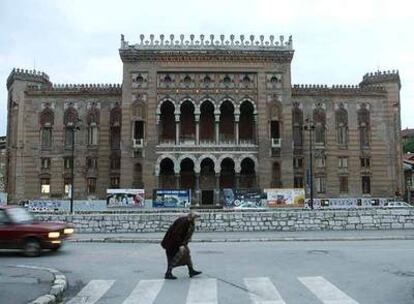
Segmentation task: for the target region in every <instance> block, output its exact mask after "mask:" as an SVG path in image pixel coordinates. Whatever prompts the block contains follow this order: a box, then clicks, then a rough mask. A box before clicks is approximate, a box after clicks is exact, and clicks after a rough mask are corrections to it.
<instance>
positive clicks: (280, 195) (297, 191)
mask: <svg viewBox="0 0 414 304" xmlns="http://www.w3.org/2000/svg"><path fill="white" fill-rule="evenodd" d="M264 192H265V193H266V197H267V207H269V208H275V207H285V206H289V207H303V204H304V202H305V190H304V189H303V188H274V189H265V190H264Z"/></svg>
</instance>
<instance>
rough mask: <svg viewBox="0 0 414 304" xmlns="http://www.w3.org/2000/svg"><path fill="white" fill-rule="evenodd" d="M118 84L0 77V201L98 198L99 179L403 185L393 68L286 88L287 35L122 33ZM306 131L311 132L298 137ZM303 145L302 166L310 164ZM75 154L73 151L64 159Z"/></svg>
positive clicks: (326, 190)
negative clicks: (2, 123) (0, 92)
mask: <svg viewBox="0 0 414 304" xmlns="http://www.w3.org/2000/svg"><path fill="white" fill-rule="evenodd" d="M119 53H120V57H121V59H122V62H123V81H122V85H96V84H83V85H69V84H64V85H56V84H53V83H52V82H51V81H50V79H49V77H48V75H46V74H45V73H40V72H35V71H27V70H19V69H14V70H13V71H12V72H11V73H10V76H9V77H8V80H7V88H8V130H7V137H8V142H7V150H8V165H7V174H8V176H7V192H8V193H9V200H10V201H11V202H17V201H19V200H22V199H34V198H36V199H38V198H59V199H62V198H67V196H68V194H69V189H70V185H71V177H72V172H71V169H72V162H73V168H74V186H75V187H74V190H75V193H74V198H75V199H85V198H105V195H106V189H107V188H118V187H120V188H144V189H145V192H146V196H147V198H151V197H152V190H153V189H156V188H162V189H178V188H182V189H192V200H193V203H194V204H202V205H209V204H214V203H217V201H218V196H219V189H222V188H244V189H245V188H261V189H264V188H293V187H299V188H300V187H305V186H306V185H307V184H309V183H308V181H310V179H311V178H312V180H313V186H314V193H315V197H319V198H324V197H393V196H394V195H395V194H396V193H397V192H398V191H401V190H402V187H403V186H402V185H403V172H402V158H401V141H400V95H399V91H400V78H399V75H398V72H394V71H393V72H376V73H374V74H366V75H365V76H364V77H363V79H362V81H361V83H360V84H359V85H356V86H344V85H338V86H332V87H327V86H325V85H292V83H291V61H292V58H293V54H294V50H293V44H292V39H291V37H289V39H284V37H283V36H280V37H279V38H278V39H276V38H275V37H273V36H270V37H269V38H266V39H265V38H264V37H263V36H260V37H257V38H256V37H254V36H250V37H244V36H240V37H237V38H235V37H234V36H233V35H231V36H230V37H224V36H223V35H221V36H219V37H214V36H213V35H211V36H209V37H205V36H203V35H201V36H200V37H194V36H193V35H191V36H190V37H184V36H183V35H181V36H179V37H174V36H173V35H171V36H170V37H165V36H163V35H161V36H160V37H159V38H155V37H154V36H153V35H151V36H150V37H148V38H145V37H144V36H143V35H141V36H140V41H139V42H138V43H137V44H134V45H132V44H129V43H128V42H127V41H126V40H125V39H124V37H123V36H122V37H121V47H120V49H119ZM310 136H312V140H311V141H310ZM309 151H312V160H313V167H312V168H313V170H312V174H310V170H309V163H310V162H309V156H310V153H309ZM72 155H74V158H72Z"/></svg>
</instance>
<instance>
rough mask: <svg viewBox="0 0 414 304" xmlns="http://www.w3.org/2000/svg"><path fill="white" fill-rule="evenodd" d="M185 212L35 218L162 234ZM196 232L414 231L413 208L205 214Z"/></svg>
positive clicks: (83, 228)
mask: <svg viewBox="0 0 414 304" xmlns="http://www.w3.org/2000/svg"><path fill="white" fill-rule="evenodd" d="M185 214H186V213H184V212H183V211H172V212H168V211H165V210H164V211H163V212H156V211H153V212H128V213H82V214H75V215H69V214H36V217H37V218H38V219H40V220H45V221H65V222H69V223H73V224H74V225H75V227H76V232H77V233H125V232H162V231H165V230H167V228H168V227H169V225H170V224H171V223H172V222H173V221H174V220H175V219H176V218H177V217H179V216H182V215H185ZM200 215H201V217H200V218H199V219H197V225H196V230H197V231H203V232H214V231H232V232H237V231H304V230H361V229H413V228H414V208H404V209H382V208H378V209H352V210H312V211H311V210H269V211H259V212H258V211H223V210H220V211H218V210H217V211H202V212H200Z"/></svg>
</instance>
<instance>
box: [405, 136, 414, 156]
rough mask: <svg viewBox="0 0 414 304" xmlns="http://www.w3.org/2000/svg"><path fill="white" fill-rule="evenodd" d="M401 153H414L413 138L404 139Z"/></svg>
mask: <svg viewBox="0 0 414 304" xmlns="http://www.w3.org/2000/svg"><path fill="white" fill-rule="evenodd" d="M403 152H404V153H407V152H411V153H414V136H413V137H410V138H407V139H406V141H405V142H404V144H403Z"/></svg>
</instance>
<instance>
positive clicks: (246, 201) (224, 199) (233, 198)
mask: <svg viewBox="0 0 414 304" xmlns="http://www.w3.org/2000/svg"><path fill="white" fill-rule="evenodd" d="M262 198H263V193H262V191H261V190H260V189H232V188H224V189H220V204H221V205H222V206H223V207H226V208H232V207H240V206H243V205H249V206H256V207H261V206H262Z"/></svg>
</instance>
